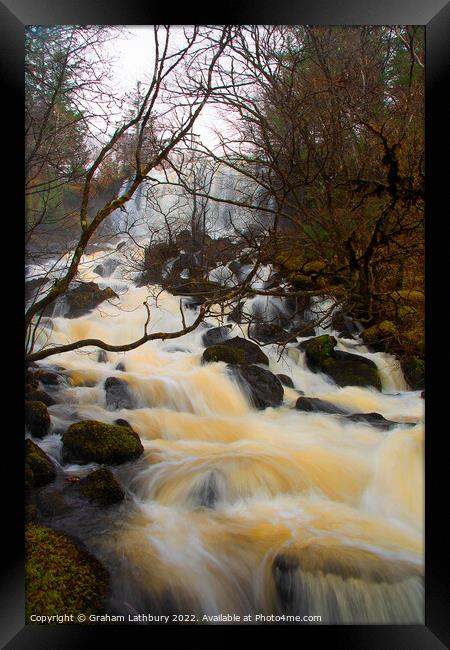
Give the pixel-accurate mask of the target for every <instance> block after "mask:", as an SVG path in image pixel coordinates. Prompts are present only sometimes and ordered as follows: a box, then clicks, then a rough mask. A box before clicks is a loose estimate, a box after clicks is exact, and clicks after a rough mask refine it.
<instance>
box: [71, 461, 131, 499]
mask: <svg viewBox="0 0 450 650" xmlns="http://www.w3.org/2000/svg"><path fill="white" fill-rule="evenodd" d="M75 485H76V487H77V489H78V490H79V491H80V492H81V494H82V495H83V496H85V497H86V498H87V499H89V501H92V502H93V503H95V504H97V505H100V506H109V505H112V504H114V503H119V502H120V501H123V499H124V496H125V493H124V491H123V489H122V487H121V486H120V484H119V482H118V481H117V480H116V478H115V477H114V474H113V473H112V472H111V470H110V469H108V468H107V467H101V468H100V469H96V470H95V471H94V472H91V473H90V474H88V475H87V476H86V477H85V478H82V479H81V480H80V481H78V482H77V483H75Z"/></svg>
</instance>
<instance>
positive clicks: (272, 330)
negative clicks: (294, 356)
mask: <svg viewBox="0 0 450 650" xmlns="http://www.w3.org/2000/svg"><path fill="white" fill-rule="evenodd" d="M249 336H251V338H253V339H256V340H257V341H259V342H260V343H287V342H288V341H296V340H297V339H296V338H295V337H294V335H293V334H291V333H289V332H287V331H286V330H285V329H283V328H282V327H280V326H279V325H270V324H269V323H254V324H252V325H250V327H249Z"/></svg>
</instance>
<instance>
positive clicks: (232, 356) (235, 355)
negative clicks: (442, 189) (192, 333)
mask: <svg viewBox="0 0 450 650" xmlns="http://www.w3.org/2000/svg"><path fill="white" fill-rule="evenodd" d="M245 356H246V355H245V352H244V350H239V349H238V348H230V347H226V346H225V345H211V346H210V347H209V348H206V350H205V351H204V353H203V357H202V360H203V361H204V362H206V363H210V362H211V361H224V362H225V363H245Z"/></svg>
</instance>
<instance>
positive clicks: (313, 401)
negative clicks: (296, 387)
mask: <svg viewBox="0 0 450 650" xmlns="http://www.w3.org/2000/svg"><path fill="white" fill-rule="evenodd" d="M295 408H296V409H297V411H307V412H309V413H328V414H332V415H344V414H346V413H347V411H345V410H344V409H342V408H340V407H339V406H336V404H333V403H332V402H327V401H326V400H323V399H318V398H317V397H299V398H298V400H297V401H296V403H295Z"/></svg>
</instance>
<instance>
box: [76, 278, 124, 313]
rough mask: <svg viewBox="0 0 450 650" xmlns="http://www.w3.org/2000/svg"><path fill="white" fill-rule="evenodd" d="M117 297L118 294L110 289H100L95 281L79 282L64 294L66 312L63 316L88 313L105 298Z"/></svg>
mask: <svg viewBox="0 0 450 650" xmlns="http://www.w3.org/2000/svg"><path fill="white" fill-rule="evenodd" d="M112 298H118V295H117V294H116V293H115V291H113V290H112V289H111V287H106V288H105V289H100V287H99V286H98V284H96V283H95V282H85V283H83V284H80V285H79V286H78V287H75V289H70V290H69V291H68V292H67V293H66V294H65V298H64V299H65V302H66V305H67V312H66V313H65V318H78V317H79V316H84V315H85V314H88V313H89V312H91V311H92V310H93V309H95V308H96V307H98V305H100V304H101V303H102V302H104V301H105V300H111V299H112Z"/></svg>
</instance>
